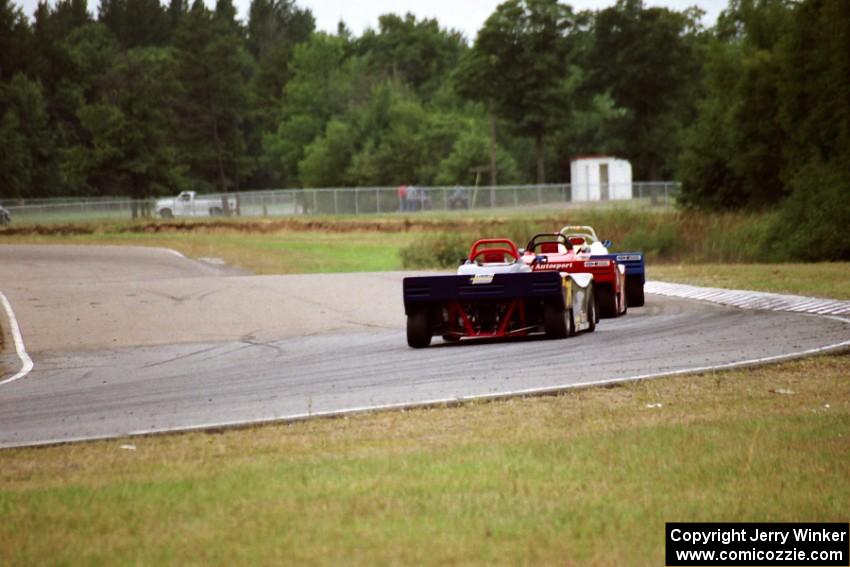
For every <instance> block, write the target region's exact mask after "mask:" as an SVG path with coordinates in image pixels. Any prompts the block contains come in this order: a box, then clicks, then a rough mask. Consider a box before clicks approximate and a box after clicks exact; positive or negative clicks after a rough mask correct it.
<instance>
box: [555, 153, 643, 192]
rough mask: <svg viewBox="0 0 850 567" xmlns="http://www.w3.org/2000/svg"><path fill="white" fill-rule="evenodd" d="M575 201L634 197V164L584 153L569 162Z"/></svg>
mask: <svg viewBox="0 0 850 567" xmlns="http://www.w3.org/2000/svg"><path fill="white" fill-rule="evenodd" d="M570 186H571V187H572V200H573V201H609V200H619V199H631V198H632V164H630V163H629V162H628V161H626V160H624V159H617V158H615V157H610V156H583V157H578V158H575V159H573V160H572V162H570Z"/></svg>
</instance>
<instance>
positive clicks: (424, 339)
mask: <svg viewBox="0 0 850 567" xmlns="http://www.w3.org/2000/svg"><path fill="white" fill-rule="evenodd" d="M407 344H408V346H410V347H411V348H425V347H427V346H428V345H430V344H431V322H430V320H429V319H428V311H427V310H426V309H416V310H415V311H411V312H410V313H409V314H408V315H407Z"/></svg>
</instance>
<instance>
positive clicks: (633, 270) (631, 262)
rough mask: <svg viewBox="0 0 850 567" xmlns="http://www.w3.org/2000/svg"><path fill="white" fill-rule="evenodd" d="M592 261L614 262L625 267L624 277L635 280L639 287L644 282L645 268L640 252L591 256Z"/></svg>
mask: <svg viewBox="0 0 850 567" xmlns="http://www.w3.org/2000/svg"><path fill="white" fill-rule="evenodd" d="M593 259H594V260H616V261H617V263H618V264H621V265H623V266H625V267H626V277H629V278H636V279H637V280H639V281H640V283H641V285H643V284H644V283H645V282H646V266H645V265H644V261H643V254H642V253H640V252H619V253H617V254H601V255H595V254H594V255H593Z"/></svg>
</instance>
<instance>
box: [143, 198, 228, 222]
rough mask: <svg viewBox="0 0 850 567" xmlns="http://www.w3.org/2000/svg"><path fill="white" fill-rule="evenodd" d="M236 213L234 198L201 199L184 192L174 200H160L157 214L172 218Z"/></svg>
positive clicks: (157, 204) (157, 203)
mask: <svg viewBox="0 0 850 567" xmlns="http://www.w3.org/2000/svg"><path fill="white" fill-rule="evenodd" d="M235 212H236V199H234V198H233V197H199V196H198V195H197V193H195V192H194V191H183V192H182V193H180V194H179V195H177V197H175V198H173V199H158V200H157V202H156V214H157V215H159V216H160V217H162V218H164V219H170V218H171V217H206V216H210V217H215V216H219V215H224V214H234V213H235Z"/></svg>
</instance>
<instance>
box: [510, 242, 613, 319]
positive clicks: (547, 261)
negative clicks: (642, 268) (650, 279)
mask: <svg viewBox="0 0 850 567" xmlns="http://www.w3.org/2000/svg"><path fill="white" fill-rule="evenodd" d="M578 240H579V239H578V238H576V241H575V242H573V241H572V240H571V239H570V238H568V237H567V236H565V235H563V234H561V233H559V232H554V233H551V232H545V233H542V234H536V235H534V237H532V239H531V240H530V241H529V242H528V246H526V248H525V253H524V254H523V257H522V259H523V262H525V263H526V264H527V265H529V266H530V267H531V270H532V271H533V272H548V271H559V272H566V273H568V274H580V273H589V274H593V283H594V291H595V294H596V302H597V305H598V306H599V316H600V317H605V318H610V317H619V316H620V315H624V314H625V313H626V309H627V305H626V268H625V266H624V265H622V264H619V263H618V262H617V261H616V260H614V259H609V258H606V259H596V258H592V257H591V256H590V252H589V251H587V252H585V251H583V250H584V247H582V248H580V249H578V250H582V251H577V250H576V249H574V248H573V247H574V246H578V245H584V240H583V239H581V242H579V241H578Z"/></svg>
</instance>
